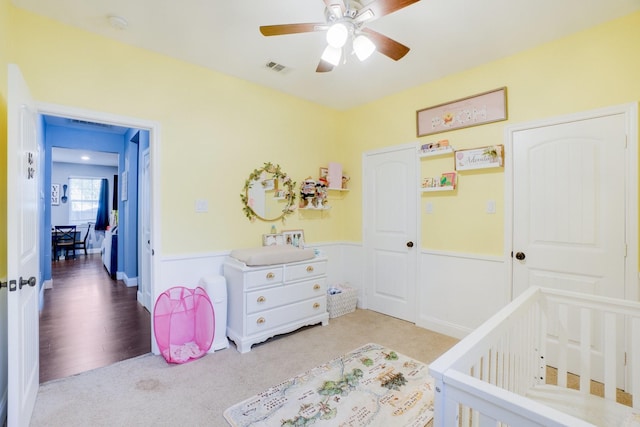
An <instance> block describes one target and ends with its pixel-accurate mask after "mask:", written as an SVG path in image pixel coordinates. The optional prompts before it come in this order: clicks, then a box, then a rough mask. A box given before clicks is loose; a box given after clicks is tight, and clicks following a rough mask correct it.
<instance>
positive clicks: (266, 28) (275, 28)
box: [260, 23, 327, 36]
mask: <svg viewBox="0 0 640 427" xmlns="http://www.w3.org/2000/svg"><path fill="white" fill-rule="evenodd" d="M325 29H327V24H324V23H315V24H314V23H311V24H281V25H262V26H261V27H260V32H261V33H262V35H263V36H282V35H285V34H297V33H310V32H313V31H322V30H325Z"/></svg>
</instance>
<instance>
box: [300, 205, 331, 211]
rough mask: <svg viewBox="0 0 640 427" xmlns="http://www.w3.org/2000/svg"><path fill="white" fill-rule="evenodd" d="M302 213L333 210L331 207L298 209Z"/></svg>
mask: <svg viewBox="0 0 640 427" xmlns="http://www.w3.org/2000/svg"><path fill="white" fill-rule="evenodd" d="M298 209H300V210H301V211H328V210H329V209H331V206H323V207H321V208H313V207H309V206H307V207H304V208H298Z"/></svg>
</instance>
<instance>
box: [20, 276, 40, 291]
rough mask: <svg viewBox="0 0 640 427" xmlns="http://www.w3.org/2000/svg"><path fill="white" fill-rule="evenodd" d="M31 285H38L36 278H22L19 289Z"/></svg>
mask: <svg viewBox="0 0 640 427" xmlns="http://www.w3.org/2000/svg"><path fill="white" fill-rule="evenodd" d="M27 285H29V286H31V287H34V286H35V285H36V278H35V277H33V276H31V277H29V279H23V278H22V277H21V278H20V283H19V284H18V289H22V287H23V286H27Z"/></svg>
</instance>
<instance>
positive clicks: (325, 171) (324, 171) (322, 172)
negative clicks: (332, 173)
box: [318, 168, 329, 179]
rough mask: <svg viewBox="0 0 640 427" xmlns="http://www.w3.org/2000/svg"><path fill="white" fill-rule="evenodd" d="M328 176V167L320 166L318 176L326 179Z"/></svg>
mask: <svg viewBox="0 0 640 427" xmlns="http://www.w3.org/2000/svg"><path fill="white" fill-rule="evenodd" d="M328 176H329V168H320V173H318V178H324V179H327V177H328Z"/></svg>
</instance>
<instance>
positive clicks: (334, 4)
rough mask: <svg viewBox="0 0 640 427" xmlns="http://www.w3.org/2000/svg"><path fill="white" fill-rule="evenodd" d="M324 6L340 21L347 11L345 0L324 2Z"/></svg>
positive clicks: (327, 0) (325, 0)
mask: <svg viewBox="0 0 640 427" xmlns="http://www.w3.org/2000/svg"><path fill="white" fill-rule="evenodd" d="M324 4H325V5H326V6H327V9H329V10H330V11H331V13H333V16H335V17H336V19H340V18H342V16H343V15H344V11H345V10H346V6H345V5H344V0H324Z"/></svg>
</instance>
